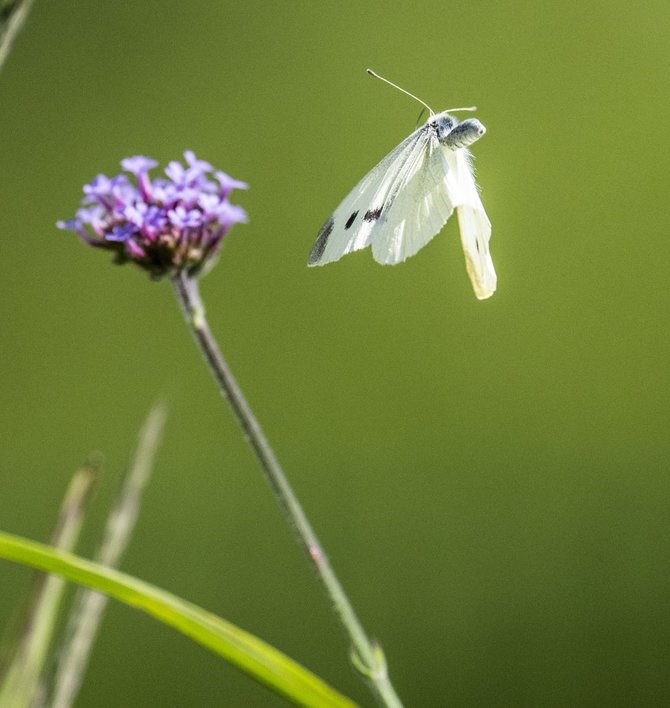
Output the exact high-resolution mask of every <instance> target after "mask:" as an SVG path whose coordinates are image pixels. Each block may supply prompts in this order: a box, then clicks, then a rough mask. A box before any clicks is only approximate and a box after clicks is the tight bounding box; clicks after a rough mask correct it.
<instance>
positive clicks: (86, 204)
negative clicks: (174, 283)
mask: <svg viewBox="0 0 670 708" xmlns="http://www.w3.org/2000/svg"><path fill="white" fill-rule="evenodd" d="M184 158H185V160H186V165H185V166H184V165H182V164H181V163H180V162H176V161H175V162H170V164H169V165H168V166H167V167H166V168H165V175H166V177H167V179H165V178H156V179H153V180H152V179H150V178H149V170H150V169H152V168H153V167H156V165H157V164H158V163H157V162H156V161H155V160H151V159H150V158H148V157H141V156H137V157H128V158H126V159H125V160H122V161H121V167H122V168H123V169H124V170H126V172H129V173H130V174H131V175H132V176H133V177H134V180H131V179H130V178H129V176H128V175H127V174H124V173H121V174H119V175H116V176H115V177H111V178H110V177H106V176H105V175H98V176H97V177H96V178H95V179H94V180H93V181H92V182H91V183H90V184H87V185H86V186H85V187H84V195H85V196H84V199H83V201H82V207H81V208H80V209H79V210H78V211H77V215H76V217H75V218H74V219H71V220H68V221H59V222H58V224H57V225H58V227H59V228H61V229H71V230H72V231H74V232H75V233H77V234H78V235H79V237H80V238H81V239H82V240H83V241H85V242H86V243H88V244H90V245H91V246H95V247H96V248H104V249H107V250H110V251H113V252H114V254H115V262H116V263H127V262H128V261H131V262H133V263H136V264H137V265H138V266H140V267H141V268H143V269H144V270H147V271H149V273H150V274H151V276H152V277H153V278H161V277H163V276H166V275H167V276H174V275H176V274H178V273H180V272H182V271H185V272H186V273H187V274H188V275H195V274H197V273H198V272H200V271H201V270H202V268H203V267H204V266H208V267H209V266H211V265H212V264H213V262H214V260H215V259H216V256H217V255H218V252H219V250H220V248H221V243H222V239H223V237H224V236H225V234H226V233H227V232H228V230H229V229H230V228H231V227H232V226H233V225H234V224H237V223H239V222H244V221H246V213H245V212H244V209H242V207H240V206H237V205H235V204H231V203H230V202H229V201H228V195H229V193H230V192H231V190H233V189H246V187H247V185H246V184H245V183H244V182H239V181H237V180H235V179H233V178H232V177H229V176H228V175H227V174H225V172H220V171H218V170H214V168H213V167H212V166H211V165H210V164H209V163H208V162H205V161H203V160H198V159H196V157H195V155H194V154H193V153H192V152H191V151H187V152H185V153H184Z"/></svg>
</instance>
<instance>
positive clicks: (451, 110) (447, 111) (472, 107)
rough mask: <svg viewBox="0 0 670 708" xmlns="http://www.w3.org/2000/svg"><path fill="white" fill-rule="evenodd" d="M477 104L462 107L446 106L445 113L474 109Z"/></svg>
mask: <svg viewBox="0 0 670 708" xmlns="http://www.w3.org/2000/svg"><path fill="white" fill-rule="evenodd" d="M476 110H477V106H464V107H463V108H447V110H446V111H445V113H455V112H456V111H476Z"/></svg>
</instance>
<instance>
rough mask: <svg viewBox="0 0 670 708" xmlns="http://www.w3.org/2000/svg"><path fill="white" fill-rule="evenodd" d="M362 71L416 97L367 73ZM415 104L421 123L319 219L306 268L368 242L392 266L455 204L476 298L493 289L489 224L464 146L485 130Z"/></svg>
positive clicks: (416, 246) (443, 220)
mask: <svg viewBox="0 0 670 708" xmlns="http://www.w3.org/2000/svg"><path fill="white" fill-rule="evenodd" d="M368 73H370V74H371V75H373V76H375V77H376V78H380V79H382V80H383V81H386V82H387V83H389V84H391V85H392V86H395V87H396V88H398V89H400V90H401V91H403V92H404V93H407V94H408V95H409V96H412V98H416V96H414V95H413V94H410V93H409V92H408V91H405V90H404V89H401V88H400V87H399V86H396V85H395V84H392V83H391V82H390V81H388V80H387V79H384V78H383V77H381V76H379V75H378V74H375V73H374V72H373V71H372V70H370V69H368ZM416 100H417V101H419V102H420V103H423V101H421V99H418V98H417V99H416ZM423 105H424V106H426V108H428V110H429V111H430V117H429V118H428V121H427V122H426V123H425V125H423V126H422V127H420V128H418V129H417V130H415V131H414V132H413V133H412V134H411V135H410V136H409V137H407V138H405V140H403V141H402V142H401V143H400V145H398V147H396V148H395V150H392V151H391V152H390V153H389V154H388V155H387V156H386V157H385V158H384V159H383V160H382V161H381V162H380V163H379V164H378V165H377V166H376V167H374V168H373V169H372V170H371V171H370V172H369V173H368V174H367V175H366V176H365V177H363V179H362V180H361V181H360V182H359V183H358V184H357V185H356V186H355V187H354V188H353V190H352V191H351V192H350V193H349V195H348V196H347V197H346V198H345V200H344V201H343V202H342V203H341V204H340V206H339V207H337V209H336V210H335V212H334V213H333V215H332V216H330V217H329V218H328V219H327V220H326V222H325V223H324V225H323V226H322V227H321V230H320V231H319V235H318V237H317V239H316V242H315V244H314V246H313V247H312V251H311V253H310V255H309V261H308V265H310V266H317V265H324V264H325V263H331V262H332V261H336V260H339V259H340V258H341V257H342V256H344V255H345V254H347V253H351V252H352V251H358V250H359V249H361V248H366V247H367V246H372V255H373V256H374V259H375V260H376V261H377V262H378V263H382V264H391V265H393V264H396V263H400V262H401V261H404V260H405V259H406V258H409V257H410V256H413V255H414V254H415V253H416V252H417V251H418V250H419V249H421V248H422V247H423V246H425V245H426V244H427V243H428V241H430V239H431V238H433V236H435V235H436V234H437V233H438V232H439V231H440V230H441V229H442V227H443V226H444V225H445V223H446V222H447V220H448V219H449V217H450V216H451V215H452V214H453V212H454V209H455V210H456V213H457V214H458V223H459V226H460V231H461V242H462V245H463V252H464V253H465V265H466V267H467V271H468V275H469V276H470V280H471V282H472V287H473V288H474V291H475V295H476V296H477V297H478V298H479V299H480V300H483V299H485V298H487V297H491V295H493V293H494V292H495V289H496V273H495V270H494V268H493V261H492V260H491V254H490V252H489V239H490V237H491V222H490V221H489V219H488V216H487V215H486V212H485V211H484V206H483V205H482V202H481V199H480V198H479V192H478V190H477V185H476V184H475V180H474V176H473V173H472V165H471V156H470V153H469V152H468V150H467V146H468V145H471V144H472V143H473V142H475V140H478V139H479V138H480V137H481V136H482V135H484V133H485V132H486V129H485V128H484V126H483V125H482V124H481V123H480V122H479V121H478V120H477V119H476V118H468V119H467V120H464V121H461V122H459V121H458V120H457V119H456V118H454V117H453V116H452V115H450V114H449V112H448V111H444V112H443V113H437V114H436V113H435V112H434V111H433V110H432V109H431V108H430V106H427V105H426V104H425V103H423ZM450 110H452V111H457V110H473V109H462V108H452V109H450Z"/></svg>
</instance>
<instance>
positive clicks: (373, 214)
mask: <svg viewBox="0 0 670 708" xmlns="http://www.w3.org/2000/svg"><path fill="white" fill-rule="evenodd" d="M381 214H382V208H381V207H377V208H376V209H368V211H366V212H365V216H364V217H363V221H377V219H378V218H379V217H380V216H381Z"/></svg>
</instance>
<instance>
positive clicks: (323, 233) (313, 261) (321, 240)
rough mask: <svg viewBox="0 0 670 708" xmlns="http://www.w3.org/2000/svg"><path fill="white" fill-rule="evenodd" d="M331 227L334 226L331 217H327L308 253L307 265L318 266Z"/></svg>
mask: <svg viewBox="0 0 670 708" xmlns="http://www.w3.org/2000/svg"><path fill="white" fill-rule="evenodd" d="M333 226H335V222H334V221H333V217H332V216H329V217H328V218H327V219H326V221H325V223H324V225H323V226H322V227H321V230H320V231H319V235H318V236H317V237H316V241H315V242H314V245H313V246H312V250H311V251H310V253H309V259H308V260H307V265H311V266H312V265H318V263H319V261H320V260H321V256H322V255H323V251H324V249H325V248H326V243H328V237H329V236H330V234H331V232H332V230H333Z"/></svg>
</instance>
